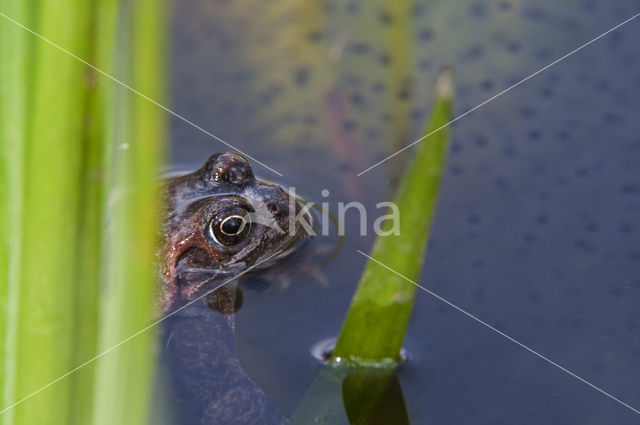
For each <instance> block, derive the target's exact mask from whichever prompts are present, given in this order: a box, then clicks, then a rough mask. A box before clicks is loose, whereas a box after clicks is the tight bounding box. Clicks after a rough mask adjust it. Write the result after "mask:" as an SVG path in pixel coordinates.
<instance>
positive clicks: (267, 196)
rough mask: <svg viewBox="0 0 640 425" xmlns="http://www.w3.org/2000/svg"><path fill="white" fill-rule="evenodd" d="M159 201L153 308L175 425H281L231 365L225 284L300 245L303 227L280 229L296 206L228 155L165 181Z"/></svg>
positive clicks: (231, 293)
mask: <svg viewBox="0 0 640 425" xmlns="http://www.w3.org/2000/svg"><path fill="white" fill-rule="evenodd" d="M166 197H167V198H166V204H167V210H166V216H165V223H164V228H163V236H164V237H163V250H162V259H163V261H162V266H163V267H162V289H161V300H160V304H161V306H160V309H161V310H162V312H163V314H164V315H168V316H169V317H168V318H167V320H165V322H164V323H165V327H164V328H165V333H164V342H165V343H164V347H163V348H164V349H163V360H164V363H165V364H166V365H167V367H168V368H169V370H170V375H171V378H172V385H173V390H174V394H175V400H176V405H177V409H178V416H179V419H178V423H180V424H181V425H187V424H199V425H204V424H206V425H211V424H221V425H223V424H224V425H226V424H238V425H239V424H243V425H250V424H261V425H270V424H284V423H286V422H287V420H286V418H285V417H284V415H282V413H281V412H280V411H279V410H278V409H277V407H276V406H274V405H273V403H272V402H271V401H270V400H269V399H268V397H267V396H266V395H265V393H264V392H263V391H262V390H261V389H260V388H259V387H258V386H257V385H256V384H255V383H254V382H253V381H252V380H251V378H249V377H248V376H247V375H246V373H245V372H244V370H243V369H242V366H241V364H240V362H239V360H238V357H237V354H236V349H235V344H234V337H233V315H232V313H233V312H234V311H235V308H237V305H238V302H237V301H238V299H237V297H236V288H235V286H234V284H233V283H232V282H230V281H233V280H234V278H235V277H236V276H238V275H240V274H242V273H244V272H246V271H247V270H250V271H251V272H252V273H253V272H255V271H256V270H264V269H266V268H270V267H272V266H274V265H275V264H277V263H279V262H281V260H282V259H283V258H284V257H287V256H289V255H291V254H292V253H293V252H295V251H297V250H298V249H299V248H300V247H301V246H302V245H304V243H305V241H306V240H307V239H308V238H309V237H308V236H307V235H306V233H305V232H304V231H303V229H302V227H301V226H298V225H297V224H294V225H293V226H294V228H291V229H290V228H289V227H290V221H289V213H290V211H291V209H292V208H293V211H291V213H292V214H297V213H298V212H299V211H300V205H299V204H298V202H296V201H295V200H292V199H290V197H289V195H288V193H287V192H285V191H284V190H283V189H282V188H280V187H279V186H276V185H272V184H268V183H264V182H261V181H259V180H256V179H255V178H254V175H253V172H252V170H251V166H250V165H249V162H248V161H247V160H246V159H245V158H243V157H242V156H240V155H238V154H235V153H218V154H214V155H212V156H211V157H210V158H209V159H208V160H207V162H206V163H205V164H204V166H203V167H202V168H200V169H199V170H197V171H195V172H193V173H191V174H186V175H183V176H180V177H176V178H173V179H171V180H170V181H169V182H168V184H167V191H166ZM298 227H300V228H298ZM223 284H224V285H223ZM221 285H223V286H221ZM212 291H213V292H212ZM211 292H212V293H211Z"/></svg>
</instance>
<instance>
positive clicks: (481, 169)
mask: <svg viewBox="0 0 640 425" xmlns="http://www.w3.org/2000/svg"><path fill="white" fill-rule="evenodd" d="M63 3H64V4H63ZM0 12H2V13H3V14H5V15H6V16H5V17H3V18H0V48H1V49H2V50H1V51H0V52H1V55H2V56H1V58H2V59H1V61H0V76H1V77H2V78H1V80H0V81H1V83H0V108H1V109H0V114H1V115H0V135H1V137H2V140H1V145H0V153H1V154H2V157H1V159H0V161H1V162H0V183H1V186H0V187H2V190H1V191H0V206H1V207H2V209H1V210H0V216H1V218H2V221H1V222H0V225H1V226H3V227H2V233H1V234H0V238H1V239H2V241H1V243H2V245H1V248H0V249H1V251H0V254H2V255H1V256H0V261H2V263H0V271H1V272H2V275H1V277H0V279H1V280H0V291H1V292H0V312H1V314H2V316H3V319H2V320H1V321H0V323H1V324H2V328H0V337H1V338H2V340H3V341H4V343H3V344H2V351H0V359H1V362H2V363H1V366H0V377H1V379H0V381H1V382H2V384H3V388H2V393H1V394H2V396H1V397H0V400H1V401H2V404H1V406H2V408H4V407H5V406H9V405H11V404H12V403H13V402H15V401H17V400H20V399H21V398H22V397H24V396H26V395H28V394H30V393H31V392H33V391H35V390H37V389H38V388H40V387H41V386H42V385H45V384H47V383H49V382H50V381H52V380H54V379H56V378H57V377H59V376H61V375H63V374H64V373H66V372H67V371H69V370H72V369H73V368H74V367H76V366H77V365H80V364H82V362H84V361H86V360H88V359H90V358H91V357H92V356H95V355H96V354H97V353H100V352H101V351H102V350H104V349H105V348H108V347H110V346H112V345H113V344H115V343H116V342H118V341H120V340H121V339H123V338H125V337H127V336H128V335H131V334H132V333H134V332H136V331H137V330H138V329H141V328H143V327H144V326H145V324H147V323H150V320H151V317H152V315H151V308H152V301H153V300H152V293H153V273H154V269H153V267H152V264H153V248H152V247H153V246H154V241H155V234H154V230H153V229H154V226H156V225H157V224H156V223H155V222H154V221H153V220H148V217H150V216H153V211H154V208H156V207H157V205H155V203H156V202H157V201H156V199H157V197H156V196H154V195H153V193H154V183H153V182H154V181H156V179H157V177H158V176H159V175H161V174H162V172H164V171H167V170H170V171H185V170H190V169H193V168H196V167H199V166H200V165H201V164H202V163H203V162H204V160H205V159H206V158H207V157H208V156H209V155H210V154H211V153H214V152H219V151H226V150H229V148H228V147H227V146H225V145H223V144H221V143H220V142H219V141H216V140H215V139H213V138H212V137H210V136H209V135H207V134H205V133H203V132H202V131H200V130H198V129H197V128H194V126H193V125H190V124H189V123H187V122H185V121H184V120H182V119H180V118H178V117H176V116H172V115H170V114H167V113H166V111H163V110H162V109H160V108H158V107H157V106H156V105H154V104H153V103H150V102H149V101H148V100H146V99H144V98H141V97H140V96H137V95H136V94H135V93H132V92H131V91H130V90H128V89H127V88H125V87H123V86H122V85H119V84H118V83H116V82H114V81H113V80H111V79H109V78H107V77H105V76H104V75H101V74H100V73H99V72H96V71H95V70H91V69H90V68H88V67H87V66H86V65H85V64H82V63H80V62H78V61H77V60H75V59H73V58H71V57H69V56H68V55H67V54H65V53H64V52H61V51H60V50H59V49H56V48H55V47H53V46H51V45H49V44H47V43H46V42H44V41H43V40H41V39H39V38H37V37H36V36H34V35H33V34H30V33H28V32H26V31H25V30H24V29H21V28H20V27H19V26H17V25H16V24H15V23H12V22H10V21H9V20H8V19H7V17H10V18H12V19H15V20H16V21H18V22H20V23H22V24H24V25H25V26H27V27H29V28H31V29H33V30H34V31H37V32H38V33H40V34H41V35H42V36H44V37H46V38H47V39H50V40H51V41H53V42H55V43H56V44H58V45H60V46H61V47H63V48H65V49H67V50H69V52H72V53H73V54H75V55H77V56H78V57H80V58H82V59H84V60H86V61H88V62H89V63H92V64H95V65H96V66H97V67H98V68H100V69H101V70H104V71H105V72H107V73H109V74H110V75H112V76H113V77H115V78H117V79H118V80H121V81H122V82H123V83H125V84H127V85H130V86H131V87H132V88H135V89H136V90H138V91H139V92H140V93H143V94H144V95H145V96H148V97H149V98H151V99H154V100H156V101H158V102H159V103H161V104H162V105H165V106H167V107H168V108H170V109H171V110H173V111H175V112H176V113H177V114H179V115H181V116H182V117H184V118H186V119H188V120H189V121H191V122H192V123H195V124H197V125H198V126H200V127H201V128H202V129H205V130H207V131H209V132H211V133H213V134H215V135H216V136H218V137H220V138H222V139H224V140H225V141H227V142H228V143H230V144H232V145H233V146H236V147H237V148H238V149H240V150H242V151H244V152H246V153H247V154H249V155H251V156H252V157H254V158H256V159H258V160H259V161H260V162H263V163H264V164H266V165H268V166H269V167H270V168H272V169H274V170H276V171H277V172H278V173H280V174H282V175H281V176H280V175H278V174H276V173H274V172H272V171H270V170H269V169H267V168H264V167H261V166H260V165H258V164H255V163H254V172H255V173H256V174H257V175H258V176H260V177H261V178H264V179H266V180H270V181H273V182H276V183H280V184H282V185H284V186H295V187H296V189H297V193H298V194H300V195H301V196H302V197H304V198H306V199H308V200H310V201H316V202H322V201H328V202H330V203H331V205H336V204H337V202H340V201H343V202H348V201H351V200H356V201H360V202H363V203H364V204H365V205H367V206H368V210H369V211H370V212H371V213H373V212H376V211H377V210H376V208H375V204H376V203H377V202H381V201H387V200H389V199H390V197H391V196H392V194H393V189H394V185H395V183H396V182H397V179H398V177H399V175H400V174H401V173H402V170H403V167H404V164H405V163H406V161H407V160H408V159H409V158H410V156H411V153H412V150H411V149H409V150H407V151H405V152H403V153H402V154H400V155H397V156H396V157H394V158H393V159H392V160H389V161H387V162H384V163H383V164H381V165H379V166H378V167H375V168H373V169H371V170H370V171H368V172H366V173H364V174H362V175H361V176H359V177H358V176H356V175H357V174H358V173H360V172H362V171H364V170H365V169H367V168H368V167H370V166H371V165H373V164H374V163H376V162H378V161H380V160H382V159H384V158H385V157H386V156H388V155H390V154H392V153H393V152H395V151H397V150H398V149H400V148H401V147H403V146H406V145H408V144H409V143H410V142H412V141H413V140H416V139H417V138H419V137H420V136H421V133H420V132H421V131H422V129H423V128H424V122H425V120H426V118H427V116H428V113H429V111H428V107H429V105H430V104H431V100H432V98H433V84H434V82H435V78H436V75H437V74H438V72H439V71H440V70H441V69H443V68H444V67H447V66H450V67H452V68H453V69H454V71H455V75H456V86H457V89H456V100H455V104H456V115H460V114H463V113H465V112H466V111H469V110H470V109H471V108H473V107H475V106H476V105H478V104H480V103H482V102H484V101H485V100H487V99H489V98H491V97H492V96H494V95H495V94H497V93H499V92H501V91H502V90H504V89H506V88H507V87H509V86H511V85H513V84H515V83H517V82H519V81H521V80H522V79H524V78H526V77H528V76H529V75H531V74H532V73H534V72H536V71H538V70H540V69H541V68H543V67H545V66H547V65H549V64H550V63H552V62H554V61H555V60H556V59H558V58H560V57H562V56H564V55H565V54H567V53H569V52H571V51H573V50H574V49H576V48H578V47H580V46H582V45H583V44H584V43H587V42H589V41H591V40H593V39H594V38H595V37H597V36H599V35H601V34H603V33H604V32H606V31H608V30H610V29H611V28H613V27H615V26H617V25H619V24H621V23H622V22H624V21H625V20H627V19H629V18H631V17H632V16H634V15H635V14H636V13H638V12H640V3H638V2H637V1H635V0H615V1H610V2H606V3H604V2H596V1H591V0H583V1H579V0H575V1H566V2H554V1H551V0H548V1H547V0H538V1H517V0H489V1H468V0H458V1H455V2H452V1H444V0H414V1H394V2H392V1H385V0H373V1H366V2H365V1H342V2H339V1H302V0H284V1H271V2H264V1H257V0H242V1H235V2H229V1H222V0H180V1H175V2H168V3H167V4H163V3H159V2H150V1H145V0H137V1H131V2H124V1H115V0H110V1H107V0H105V1H97V0H96V1H93V2H84V3H80V2H78V1H71V0H64V1H63V2H62V3H61V2H60V1H57V2H55V3H54V2H52V1H46V0H40V1H33V2H25V3H24V4H18V5H16V4H15V2H12V1H8V0H0ZM61 23H63V24H62V25H61ZM639 37H640V20H632V21H630V22H628V23H627V24H625V25H624V26H622V27H620V28H619V29H616V30H615V31H613V32H611V33H610V34H607V35H606V36H604V37H602V39H600V40H598V41H596V42H595V43H593V44H592V45H589V46H587V47H585V48H584V49H582V50H580V51H578V52H576V53H575V54H573V55H571V56H570V57H567V58H566V59H564V60H563V61H561V62H559V63H557V64H555V65H554V66H552V67H550V68H549V69H547V70H545V71H544V72H542V73H540V74H539V75H536V76H535V77H533V78H531V79H530V80H528V81H526V82H525V83H523V84H522V85H520V86H518V87H516V88H514V89H513V90H510V91H509V92H507V93H505V94H503V95H501V96H500V97H498V98H496V99H495V100H493V101H491V102H489V103H487V104H486V105H484V106H483V107H482V108H480V109H478V110H477V111H474V112H473V113H471V114H469V115H467V116H466V117H464V118H462V119H461V120H460V121H457V122H456V123H455V124H454V125H453V128H452V144H451V151H450V156H449V162H448V168H447V172H446V174H445V176H444V179H443V185H442V190H441V195H440V203H439V207H438V212H437V216H436V219H435V222H434V225H433V234H432V240H431V242H430V245H429V249H428V254H427V259H426V263H425V267H424V270H423V275H422V279H421V281H420V284H421V285H423V286H425V287H427V288H429V289H430V290H433V291H434V292H436V293H437V294H439V295H440V296H442V297H444V298H446V299H448V300H450V301H451V302H453V303H454V304H456V305H458V306H460V307H461V308H464V309H465V310H467V311H469V312H471V313H472V314H474V315H476V316H478V317H479V318H480V319H482V320H484V321H486V322H488V323H490V324H492V325H494V326H496V327H497V328H498V329H500V330H502V331H504V332H505V333H507V334H509V335H511V336H512V337H514V338H516V339H518V340H519V341H521V342H523V343H525V344H527V345H528V346H529V347H531V348H533V349H534V350H536V351H537V352H539V353H541V354H542V355H544V356H547V357H549V358H550V359H552V360H553V361H555V362H557V363H558V364H560V365H562V366H564V367H566V368H568V369H569V370H571V371H572V372H574V373H576V374H577V375H579V376H581V377H582V378H584V379H586V380H587V381H589V382H591V383H593V384H594V385H597V386H599V387H601V388H603V389H605V390H606V391H607V392H609V393H611V394H612V395H614V396H615V397H618V398H620V399H621V400H623V401H625V402H626V403H628V404H630V405H631V406H633V407H636V408H637V407H638V406H640V387H639V386H638V385H637V382H638V381H639V379H640V367H638V366H640V338H638V337H639V334H640V330H639V327H640V316H639V314H638V308H637V306H638V303H639V301H640V272H639V271H640V267H639V264H640V218H639V217H640V214H639V211H640V172H639V171H638V165H637V164H638V163H640V120H638V119H637V117H638V114H639V112H640V100H639V99H640V88H639V87H640V55H639V54H638V49H637V40H638V38H639ZM165 129H166V132H165ZM165 139H166V140H167V141H168V143H167V144H166V145H165V144H164V142H163V141H164V140H165ZM165 146H166V151H165V150H164V149H163V147H165ZM323 189H327V190H329V191H330V196H329V197H328V198H327V199H325V198H322V197H321V195H320V192H321V190H323ZM334 212H335V211H334ZM374 218H375V217H372V218H371V222H372V221H373V219H374ZM348 219H349V220H351V221H349V222H348V226H347V229H349V228H350V227H349V223H351V225H352V226H353V228H354V229H356V230H354V231H353V232H351V233H349V234H348V235H347V238H346V242H345V245H344V246H343V248H342V250H341V251H340V253H339V255H337V256H336V257H334V258H333V260H332V261H331V262H329V263H327V264H324V265H322V266H320V267H319V268H318V269H317V270H316V271H315V273H314V274H315V275H317V276H311V275H309V274H304V275H299V276H297V277H296V278H295V279H293V282H291V285H290V286H289V289H287V290H286V291H277V290H269V289H266V288H263V289H262V290H261V289H260V288H261V286H260V285H254V286H255V287H256V288H258V289H256V290H253V291H247V292H246V293H245V294H244V305H243V308H242V309H241V310H240V311H239V312H238V313H237V316H236V334H237V335H236V337H237V344H238V349H239V354H240V357H241V360H242V362H243V365H244V368H245V370H246V371H247V372H248V373H249V375H250V376H252V377H253V378H254V379H255V380H256V381H257V382H258V383H259V384H260V386H261V387H262V388H263V389H265V391H266V392H267V393H268V395H269V396H270V397H271V398H272V399H273V400H274V401H275V402H276V404H278V405H279V406H280V407H281V409H282V410H283V411H284V412H285V413H291V412H292V411H293V410H294V409H295V407H296V405H297V403H298V401H299V400H300V398H301V397H302V395H303V394H304V392H305V390H306V389H307V388H308V386H309V385H310V383H311V382H312V381H313V379H314V377H315V375H316V373H317V371H318V369H319V368H320V366H321V365H320V364H319V362H317V361H316V360H315V359H314V358H313V357H312V355H311V354H310V350H311V347H312V346H314V344H316V343H318V342H319V341H322V340H324V339H326V338H330V337H335V336H336V334H337V332H338V330H339V328H340V324H341V323H342V320H343V317H344V316H343V314H344V312H346V310H347V308H348V305H349V302H350V299H351V295H352V294H353V291H354V290H355V286H356V284H357V282H358V279H359V276H360V273H361V271H362V268H363V267H364V262H365V259H364V258H363V257H362V256H360V255H359V254H357V253H356V252H355V251H354V250H355V249H361V250H363V251H365V252H367V251H368V249H369V248H370V245H371V243H372V241H373V238H372V237H370V236H369V237H361V236H359V234H358V231H357V224H356V223H357V216H348ZM134 252H135V253H142V254H136V255H141V256H142V257H140V258H137V257H134V256H133V253H134ZM134 258H135V261H134V260H133V259H134ZM320 281H322V282H326V283H327V284H326V285H322V284H320V283H319V282H320ZM129 315H132V316H131V320H129V319H128V318H129ZM141 337H142V339H140V340H138V339H137V338H136V340H134V341H131V343H127V344H129V345H123V346H121V347H119V348H117V349H116V350H114V351H112V352H110V353H109V354H107V355H105V356H104V357H103V358H102V359H100V360H99V361H98V362H95V363H92V364H91V365H89V366H87V367H85V368H82V369H81V370H80V371H78V372H76V373H74V374H73V375H72V376H70V377H69V378H66V379H64V380H62V381H60V382H59V383H56V384H54V385H55V386H51V387H50V388H48V389H46V390H44V391H42V392H41V393H39V394H37V395H36V396H34V397H33V398H31V399H29V400H28V401H25V402H24V403H23V404H21V405H20V406H17V407H16V408H15V409H11V410H9V411H8V412H4V413H2V414H1V415H0V423H2V424H12V425H13V424H22V423H30V424H33V423H53V424H58V423H61V424H62V423H91V422H96V423H102V422H104V423H133V424H137V423H144V422H145V421H147V417H148V413H149V410H150V409H149V408H148V407H147V406H148V405H149V403H150V399H151V396H150V391H151V390H150V389H151V387H152V383H153V382H154V377H155V372H154V371H153V367H152V364H153V357H154V356H153V353H154V349H153V344H152V341H153V332H150V333H148V334H145V335H141ZM127 347H128V348H127ZM405 347H406V350H407V352H408V353H409V358H410V361H409V362H408V363H407V364H405V365H403V366H401V367H400V369H399V371H398V375H399V381H400V384H401V386H402V390H403V393H404V398H405V403H406V407H407V410H408V413H409V418H410V420H411V422H412V423H415V424H423V423H431V424H458V423H459V424H461V423H475V424H496V423H513V422H516V423H519V424H539V423H558V424H560V423H580V424H596V423H616V424H637V423H639V420H638V416H637V414H636V413H634V412H633V411H631V410H629V409H626V408H625V407H623V406H621V405H620V404H617V403H615V402H614V401H612V400H611V399H609V398H607V397H605V396H604V395H602V394H600V393H598V392H596V391H594V390H593V389H592V388H590V387H588V386H587V385H585V384H584V383H581V382H580V381H578V380H576V379H574V378H572V377H571V376H569V375H567V374H566V373H564V372H562V371H561V370H559V369H557V368H555V367H553V366H551V365H549V364H548V363H545V362H543V361H542V360H540V359H538V358H536V357H535V356H533V355H532V354H531V353H528V352H527V351H525V350H523V349H522V348H521V347H518V346H516V345H514V344H513V343H511V342H509V341H508V340H506V339H504V338H502V337H500V336H499V335H497V334H495V333H493V332H491V331H489V330H488V329H486V328H483V327H481V326H479V325H478V324H477V323H476V322H474V321H471V320H469V318H467V317H465V316H464V315H461V314H460V313H459V312H456V311H455V310H453V309H451V308H450V307H448V306H446V305H444V304H442V303H441V302H440V301H438V300H436V299H434V298H432V297H430V296H429V295H428V294H426V293H419V295H418V297H417V299H416V304H415V307H414V315H413V318H412V322H411V325H410V328H409V331H408V334H407V337H406V341H405ZM127 350H128V351H127ZM159 405H160V403H155V404H154V403H152V404H151V406H152V407H151V410H152V411H153V412H157V411H158V410H159V409H160V407H159ZM114 415H116V417H117V418H118V419H117V420H116V419H114Z"/></svg>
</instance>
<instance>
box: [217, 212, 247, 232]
mask: <svg viewBox="0 0 640 425" xmlns="http://www.w3.org/2000/svg"><path fill="white" fill-rule="evenodd" d="M246 225H247V221H246V220H245V219H244V217H240V216H239V215H232V216H229V217H227V218H225V219H224V220H222V223H220V232H222V234H224V235H225V236H236V235H238V234H240V233H242V230H243V229H244V227H245V226H246Z"/></svg>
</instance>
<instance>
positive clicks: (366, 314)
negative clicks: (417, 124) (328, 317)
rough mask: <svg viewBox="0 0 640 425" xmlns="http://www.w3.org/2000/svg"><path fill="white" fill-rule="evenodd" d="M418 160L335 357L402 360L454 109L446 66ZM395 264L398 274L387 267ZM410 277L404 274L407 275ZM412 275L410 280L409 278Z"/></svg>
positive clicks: (362, 283) (381, 239)
mask: <svg viewBox="0 0 640 425" xmlns="http://www.w3.org/2000/svg"><path fill="white" fill-rule="evenodd" d="M436 93H437V98H436V101H435V104H434V108H433V111H432V114H431V119H430V122H429V125H428V126H427V130H426V131H425V134H427V135H429V136H428V137H426V139H425V140H423V141H422V142H420V143H419V145H418V149H417V152H416V155H415V157H414V160H413V162H412V164H411V166H410V168H409V170H408V171H407V173H406V175H405V177H404V179H403V180H402V183H401V185H400V187H399V189H398V191H397V195H396V198H395V203H396V205H397V206H398V208H399V210H400V215H399V223H400V228H399V234H397V235H395V234H394V235H388V236H383V237H378V239H377V240H376V242H375V244H374V247H373V250H372V252H371V257H372V258H373V259H374V260H376V261H369V262H368V263H367V265H366V268H365V271H364V273H363V276H362V278H361V281H360V284H359V286H358V289H357V290H356V293H355V295H354V297H353V301H352V304H351V307H350V309H349V312H348V313H347V318H346V319H345V322H344V325H343V327H342V330H341V332H340V336H339V337H338V341H337V344H336V348H335V350H334V352H333V361H334V362H337V361H342V360H347V361H352V362H355V363H377V362H396V361H397V360H398V356H399V353H400V350H401V346H402V341H403V339H404V334H405V332H406V329H407V326H408V324H409V318H410V316H411V309H412V306H413V301H414V298H415V292H416V286H415V285H414V284H412V283H411V282H409V281H408V280H407V279H409V280H411V281H414V282H416V281H417V280H418V277H419V274H420V270H421V268H422V264H423V260H424V257H425V253H426V244H427V241H428V239H429V233H430V225H431V222H432V219H433V216H434V213H435V207H436V202H437V196H438V191H439V187H440V179H441V176H442V173H443V170H444V167H445V163H446V153H447V149H448V140H449V132H448V128H447V123H448V122H449V121H450V120H451V117H452V109H453V101H452V94H453V76H452V73H451V71H445V72H443V73H442V75H441V76H440V77H439V80H438V83H437V86H436ZM384 266H387V267H390V268H392V269H393V270H395V271H397V273H398V274H396V273H394V272H393V271H391V270H389V269H387V268H385V267H384ZM402 276H404V278H403V277H402ZM405 278H406V279H405Z"/></svg>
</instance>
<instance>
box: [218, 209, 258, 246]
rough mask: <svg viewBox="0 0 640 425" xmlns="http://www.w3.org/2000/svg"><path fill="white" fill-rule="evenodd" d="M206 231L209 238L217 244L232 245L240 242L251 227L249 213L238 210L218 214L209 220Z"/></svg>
mask: <svg viewBox="0 0 640 425" xmlns="http://www.w3.org/2000/svg"><path fill="white" fill-rule="evenodd" d="M208 227H209V229H208V233H209V236H210V237H211V239H213V241H214V242H215V243H217V244H219V245H224V246H233V245H237V244H238V243H240V242H242V241H243V240H244V239H245V238H246V237H247V235H248V234H249V230H250V228H251V222H250V220H249V215H248V214H246V211H245V214H244V215H241V214H239V212H237V211H235V212H232V213H230V212H226V213H223V214H218V215H216V216H215V217H213V219H212V220H211V221H210V222H209V226H208Z"/></svg>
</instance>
